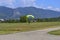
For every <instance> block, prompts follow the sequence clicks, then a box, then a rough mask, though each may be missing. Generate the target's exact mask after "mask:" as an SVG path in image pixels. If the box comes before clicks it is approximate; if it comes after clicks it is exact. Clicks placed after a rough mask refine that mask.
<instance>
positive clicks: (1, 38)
mask: <svg viewBox="0 0 60 40" xmlns="http://www.w3.org/2000/svg"><path fill="white" fill-rule="evenodd" d="M57 29H60V27H58V28H48V29H44V30H37V31H29V32H20V33H15V34H8V35H0V40H60V36H55V35H50V34H48V33H47V32H48V31H52V30H57Z"/></svg>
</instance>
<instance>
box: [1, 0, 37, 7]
mask: <svg viewBox="0 0 60 40" xmlns="http://www.w3.org/2000/svg"><path fill="white" fill-rule="evenodd" d="M35 1H36V0H0V5H3V6H8V7H18V6H19V5H20V6H21V7H26V6H33V5H35Z"/></svg>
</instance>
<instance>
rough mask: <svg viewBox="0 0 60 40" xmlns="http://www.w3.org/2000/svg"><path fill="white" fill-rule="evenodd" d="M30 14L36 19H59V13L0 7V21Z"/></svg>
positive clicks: (35, 9)
mask: <svg viewBox="0 0 60 40" xmlns="http://www.w3.org/2000/svg"><path fill="white" fill-rule="evenodd" d="M29 14H32V15H34V16H35V17H36V18H54V17H60V12H58V11H53V10H47V9H41V8H36V7H19V8H15V9H12V8H8V7H3V6H0V19H2V18H4V19H5V18H19V17H20V16H22V15H29Z"/></svg>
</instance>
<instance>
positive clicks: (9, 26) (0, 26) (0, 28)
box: [0, 22, 60, 34]
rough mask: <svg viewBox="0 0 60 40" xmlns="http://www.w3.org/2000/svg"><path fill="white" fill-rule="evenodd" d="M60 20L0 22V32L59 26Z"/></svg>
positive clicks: (6, 32) (8, 32)
mask: <svg viewBox="0 0 60 40" xmlns="http://www.w3.org/2000/svg"><path fill="white" fill-rule="evenodd" d="M59 26H60V22H37V23H30V24H29V23H0V34H11V33H17V32H25V31H34V30H41V29H45V28H53V27H59Z"/></svg>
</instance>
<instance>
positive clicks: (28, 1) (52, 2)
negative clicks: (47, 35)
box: [0, 0, 60, 11]
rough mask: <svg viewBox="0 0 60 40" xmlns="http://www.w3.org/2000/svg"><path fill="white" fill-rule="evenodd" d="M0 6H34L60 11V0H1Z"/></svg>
mask: <svg viewBox="0 0 60 40" xmlns="http://www.w3.org/2000/svg"><path fill="white" fill-rule="evenodd" d="M0 6H7V7H10V8H16V7H28V6H34V7H37V8H43V9H51V10H55V11H60V0H0Z"/></svg>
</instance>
